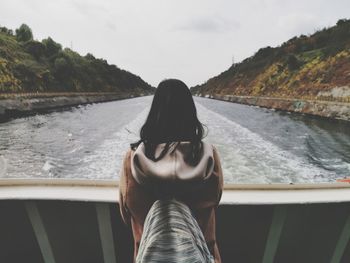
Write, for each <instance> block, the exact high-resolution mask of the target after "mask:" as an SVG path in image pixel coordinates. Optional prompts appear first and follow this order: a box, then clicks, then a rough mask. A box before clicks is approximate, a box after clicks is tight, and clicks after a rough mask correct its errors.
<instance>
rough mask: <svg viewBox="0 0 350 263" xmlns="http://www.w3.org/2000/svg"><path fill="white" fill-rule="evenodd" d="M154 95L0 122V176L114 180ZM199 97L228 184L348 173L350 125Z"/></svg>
mask: <svg viewBox="0 0 350 263" xmlns="http://www.w3.org/2000/svg"><path fill="white" fill-rule="evenodd" d="M151 100H152V97H151V96H149V97H143V98H135V99H129V100H121V101H114V102H107V103H101V104H92V105H86V106H79V107H75V108H72V109H70V110H69V111H61V112H52V113H49V114H44V115H35V116H30V117H25V118H19V119H15V120H12V121H10V122H7V123H2V124H0V176H1V177H11V178H13V177H70V178H104V179H111V178H115V179H117V178H118V172H119V169H120V166H121V160H122V157H123V155H124V153H125V151H126V149H127V148H128V146H129V143H130V142H134V141H135V140H137V134H138V131H139V129H140V127H141V125H142V124H143V122H144V121H145V118H146V116H147V113H148V110H149V106H150V103H151ZM195 101H196V104H197V109H198V115H199V118H200V120H201V121H202V122H203V123H204V124H206V126H207V127H208V129H209V134H208V136H207V137H206V138H205V140H206V141H208V142H211V143H213V144H215V145H216V146H217V148H218V150H219V153H220V156H221V162H222V166H223V169H224V176H225V181H226V182H230V183H274V182H284V183H298V182H329V181H334V180H335V179H336V178H342V177H345V176H350V132H349V131H350V123H346V122H342V121H333V120H327V119H321V118H315V117H310V116H303V115H299V114H289V113H285V112H279V111H273V110H269V109H263V108H259V107H255V106H247V105H240V104H234V103H229V102H223V101H216V100H210V99H204V98H196V99H195Z"/></svg>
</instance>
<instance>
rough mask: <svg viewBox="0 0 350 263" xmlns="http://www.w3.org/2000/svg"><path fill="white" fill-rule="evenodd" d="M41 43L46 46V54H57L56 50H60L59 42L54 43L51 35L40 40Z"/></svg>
mask: <svg viewBox="0 0 350 263" xmlns="http://www.w3.org/2000/svg"><path fill="white" fill-rule="evenodd" d="M42 43H43V44H44V45H45V47H46V54H47V56H49V57H50V56H54V55H57V54H58V52H60V51H61V50H62V46H61V44H59V43H56V42H55V41H54V40H53V39H52V38H51V37H48V38H46V39H43V40H42Z"/></svg>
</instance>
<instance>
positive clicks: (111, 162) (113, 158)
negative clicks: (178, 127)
mask: <svg viewBox="0 0 350 263" xmlns="http://www.w3.org/2000/svg"><path fill="white" fill-rule="evenodd" d="M148 111H149V109H148V108H146V109H144V110H143V111H142V112H140V113H139V114H138V115H137V116H136V118H135V119H134V120H132V121H131V122H130V123H128V124H127V125H125V126H123V127H121V128H120V129H119V130H118V131H117V132H116V133H114V134H113V136H111V138H110V139H108V140H105V141H104V142H103V143H102V144H101V145H100V146H99V147H98V148H97V149H96V150H95V151H94V152H93V153H91V154H90V155H87V156H85V157H84V159H83V162H84V163H85V164H86V166H83V167H81V168H80V169H79V174H80V176H84V177H88V178H97V179H98V178H118V177H119V176H118V174H119V170H120V168H121V166H122V160H123V157H124V155H125V153H126V151H127V150H128V148H130V143H131V142H135V141H137V140H138V139H139V130H140V128H141V126H142V125H143V124H144V122H145V120H146V117H147V113H148Z"/></svg>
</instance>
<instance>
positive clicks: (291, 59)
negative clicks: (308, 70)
mask: <svg viewBox="0 0 350 263" xmlns="http://www.w3.org/2000/svg"><path fill="white" fill-rule="evenodd" d="M300 64H301V63H300V61H299V60H298V59H297V58H296V57H295V56H294V55H292V54H290V55H289V56H288V57H287V66H288V68H289V70H296V69H298V68H299V67H300Z"/></svg>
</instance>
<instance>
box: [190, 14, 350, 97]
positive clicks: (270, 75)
mask: <svg viewBox="0 0 350 263" xmlns="http://www.w3.org/2000/svg"><path fill="white" fill-rule="evenodd" d="M344 86H350V20H339V21H338V23H337V25H336V26H334V27H331V28H328V29H323V30H321V31H318V32H316V33H315V34H313V35H311V36H304V35H302V36H300V37H294V38H292V39H290V40H289V41H287V42H285V43H283V44H282V45H281V46H279V47H276V48H271V47H266V48H262V49H260V50H259V51H258V52H257V53H255V55H254V56H252V57H249V58H247V59H245V60H244V61H242V62H241V63H238V64H234V65H232V66H231V67H230V68H229V69H228V70H227V71H225V72H223V73H221V74H220V75H218V76H216V77H214V78H211V79H209V80H208V81H207V82H206V83H204V84H202V85H198V86H195V87H192V88H191V91H192V93H195V94H198V93H201V94H222V95H228V94H229V95H245V96H269V97H285V98H291V97H292V98H307V99H324V100H339V101H347V102H348V101H349V102H350V96H347V97H342V98H334V97H329V96H326V95H324V96H317V95H318V94H319V92H326V91H328V90H330V89H332V88H334V87H344Z"/></svg>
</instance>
